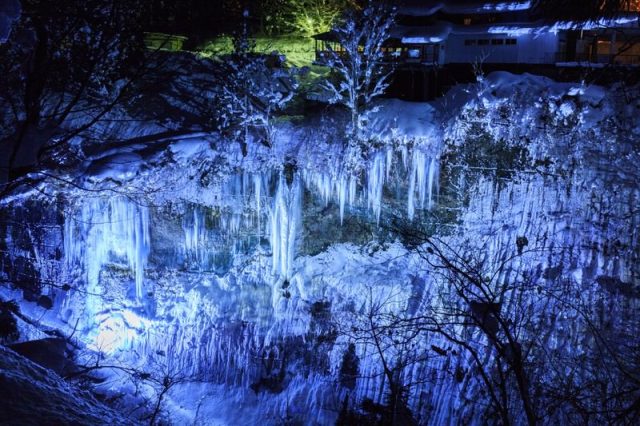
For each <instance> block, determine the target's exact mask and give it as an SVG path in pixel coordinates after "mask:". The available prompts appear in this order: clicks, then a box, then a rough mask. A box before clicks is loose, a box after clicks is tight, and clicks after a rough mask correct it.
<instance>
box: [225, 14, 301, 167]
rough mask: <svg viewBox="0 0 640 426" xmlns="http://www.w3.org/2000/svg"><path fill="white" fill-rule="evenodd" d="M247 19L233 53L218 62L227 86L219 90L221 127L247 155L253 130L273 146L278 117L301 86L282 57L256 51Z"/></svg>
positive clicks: (294, 71) (237, 37) (236, 38)
mask: <svg viewBox="0 0 640 426" xmlns="http://www.w3.org/2000/svg"><path fill="white" fill-rule="evenodd" d="M247 19H248V12H245V21H244V24H243V29H242V31H241V32H240V33H239V34H237V35H236V36H235V37H234V39H233V44H234V53H233V54H232V55H230V56H225V57H223V58H222V61H221V62H220V63H219V65H220V68H219V73H220V80H221V81H223V82H224V83H223V84H221V85H220V86H219V88H218V97H219V99H218V103H219V104H220V105H221V106H222V109H221V110H220V111H219V117H218V121H219V127H220V129H221V130H225V131H228V132H230V133H231V134H232V135H233V136H234V137H235V138H238V139H239V140H240V143H241V147H242V152H243V154H244V155H246V153H247V145H248V143H249V140H250V137H251V132H252V130H256V129H257V130H259V131H260V132H261V136H262V138H263V139H262V140H263V142H264V143H265V144H266V145H267V146H271V144H272V143H273V139H274V137H275V125H274V124H275V123H274V119H275V115H276V113H278V112H281V111H282V110H283V109H284V108H285V107H286V106H287V105H288V103H289V102H290V101H291V100H292V99H293V97H294V95H295V93H296V90H297V87H298V84H297V82H296V80H295V78H294V75H295V73H296V70H295V69H290V68H287V67H286V66H285V60H284V58H283V57H282V56H280V55H279V54H277V53H276V52H274V53H273V54H271V55H264V54H258V53H256V52H255V43H254V42H253V40H251V39H250V36H249V30H248V24H247Z"/></svg>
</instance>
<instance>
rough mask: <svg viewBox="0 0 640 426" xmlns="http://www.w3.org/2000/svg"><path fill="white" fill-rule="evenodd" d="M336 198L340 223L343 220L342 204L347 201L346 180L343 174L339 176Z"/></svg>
mask: <svg viewBox="0 0 640 426" xmlns="http://www.w3.org/2000/svg"><path fill="white" fill-rule="evenodd" d="M338 200H339V203H340V225H342V222H343V220H344V205H345V203H346V201H347V180H346V179H345V177H344V176H340V180H339V182H338Z"/></svg>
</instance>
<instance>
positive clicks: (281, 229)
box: [270, 175, 302, 280]
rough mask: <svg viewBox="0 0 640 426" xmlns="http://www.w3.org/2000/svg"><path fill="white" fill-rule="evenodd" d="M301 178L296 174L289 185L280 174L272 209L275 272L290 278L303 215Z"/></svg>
mask: <svg viewBox="0 0 640 426" xmlns="http://www.w3.org/2000/svg"><path fill="white" fill-rule="evenodd" d="M301 192H302V191H301V185H300V179H299V178H298V176H297V175H296V176H295V177H294V179H293V182H292V183H291V186H290V187H289V186H288V185H287V183H286V181H285V179H284V177H283V176H280V180H279V182H278V189H277V191H276V195H275V197H274V203H273V209H272V210H271V235H270V242H271V250H272V261H273V273H274V274H277V275H279V276H281V277H284V278H285V279H287V280H289V279H291V276H292V270H293V260H294V257H295V243H296V234H297V231H298V226H299V224H300V219H301V217H302V215H301V210H302V202H301V201H302V194H301Z"/></svg>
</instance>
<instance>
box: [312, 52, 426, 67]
mask: <svg viewBox="0 0 640 426" xmlns="http://www.w3.org/2000/svg"><path fill="white" fill-rule="evenodd" d="M334 55H337V56H339V57H340V56H345V55H346V53H345V52H344V51H329V50H316V61H315V62H316V63H317V64H320V65H328V64H329V62H330V60H331V58H332V57H334ZM380 62H381V63H385V64H423V65H438V60H437V59H435V58H434V57H433V55H427V57H424V55H422V56H418V57H412V56H410V55H409V54H408V53H407V52H390V53H385V54H384V55H383V56H382V60H381V61H380Z"/></svg>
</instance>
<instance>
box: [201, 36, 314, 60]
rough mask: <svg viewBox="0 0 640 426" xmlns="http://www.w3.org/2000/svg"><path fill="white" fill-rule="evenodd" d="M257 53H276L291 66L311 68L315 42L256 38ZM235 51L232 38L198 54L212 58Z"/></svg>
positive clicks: (207, 46) (222, 39) (216, 41)
mask: <svg viewBox="0 0 640 426" xmlns="http://www.w3.org/2000/svg"><path fill="white" fill-rule="evenodd" d="M254 41H255V51H256V52H258V53H271V52H273V51H276V52H278V53H280V54H283V55H285V56H286V57H287V62H288V63H289V65H292V66H295V67H305V66H311V64H312V63H313V60H314V59H315V56H314V55H315V50H314V46H315V45H314V40H312V39H310V38H308V37H296V36H280V37H260V36H258V37H256V38H255V39H254ZM232 51H233V43H232V42H231V37H218V38H216V39H214V40H212V41H210V42H207V43H206V44H205V45H204V46H202V47H201V48H200V49H198V53H199V54H201V55H203V56H207V57H211V56H217V55H225V54H229V53H231V52H232Z"/></svg>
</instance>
